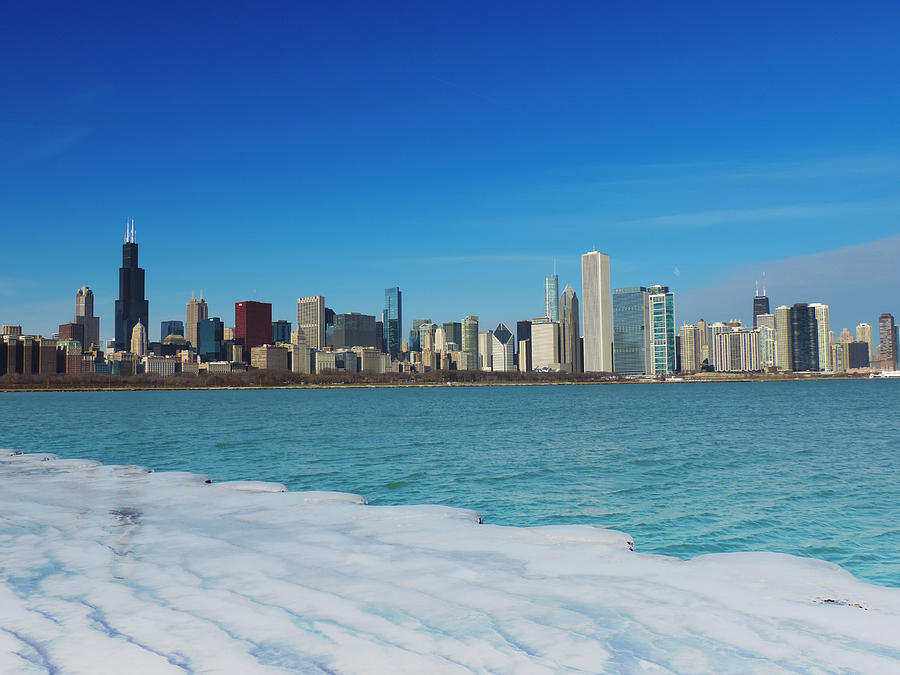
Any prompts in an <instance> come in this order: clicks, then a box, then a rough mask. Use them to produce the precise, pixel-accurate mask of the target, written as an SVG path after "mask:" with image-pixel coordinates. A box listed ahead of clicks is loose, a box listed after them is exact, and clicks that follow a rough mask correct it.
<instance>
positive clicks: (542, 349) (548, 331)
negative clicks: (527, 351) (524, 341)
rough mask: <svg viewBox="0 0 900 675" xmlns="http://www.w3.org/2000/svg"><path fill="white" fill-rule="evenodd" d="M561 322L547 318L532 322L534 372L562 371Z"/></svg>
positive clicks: (532, 363) (532, 365) (532, 361)
mask: <svg viewBox="0 0 900 675" xmlns="http://www.w3.org/2000/svg"><path fill="white" fill-rule="evenodd" d="M559 333H560V330H559V322H558V321H550V319H548V318H546V317H541V318H537V319H533V320H532V322H531V367H532V370H560V369H561V367H562V364H561V362H560V354H559Z"/></svg>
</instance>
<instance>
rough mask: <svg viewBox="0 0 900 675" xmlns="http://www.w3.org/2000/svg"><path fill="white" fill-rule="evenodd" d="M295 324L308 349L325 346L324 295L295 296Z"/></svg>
mask: <svg viewBox="0 0 900 675" xmlns="http://www.w3.org/2000/svg"><path fill="white" fill-rule="evenodd" d="M297 326H299V327H300V330H302V331H303V333H304V335H305V336H306V344H307V345H308V346H309V348H310V349H324V348H325V296H324V295H311V296H309V297H306V298H297Z"/></svg>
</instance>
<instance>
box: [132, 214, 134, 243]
mask: <svg viewBox="0 0 900 675" xmlns="http://www.w3.org/2000/svg"><path fill="white" fill-rule="evenodd" d="M131 243H132V244H133V243H134V218H132V219H131Z"/></svg>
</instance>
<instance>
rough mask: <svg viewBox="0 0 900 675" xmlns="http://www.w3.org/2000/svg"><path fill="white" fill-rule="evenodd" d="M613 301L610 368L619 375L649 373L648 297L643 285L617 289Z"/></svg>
mask: <svg viewBox="0 0 900 675" xmlns="http://www.w3.org/2000/svg"><path fill="white" fill-rule="evenodd" d="M612 304H613V367H614V368H615V372H617V373H620V374H622V375H647V374H648V373H649V372H650V300H649V296H648V295H647V289H646V288H644V287H643V286H628V287H626V288H617V289H615V290H614V291H613V295H612Z"/></svg>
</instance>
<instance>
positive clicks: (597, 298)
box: [531, 251, 674, 373]
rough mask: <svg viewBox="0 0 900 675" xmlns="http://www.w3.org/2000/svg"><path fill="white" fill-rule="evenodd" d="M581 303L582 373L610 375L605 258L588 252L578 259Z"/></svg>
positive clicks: (609, 309) (610, 324)
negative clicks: (582, 325)
mask: <svg viewBox="0 0 900 675" xmlns="http://www.w3.org/2000/svg"><path fill="white" fill-rule="evenodd" d="M581 301H582V313H583V315H584V370H585V372H607V373H609V372H612V370H613V353H612V347H613V319H612V297H611V292H610V285H609V256H608V255H607V254H605V253H601V252H599V251H589V252H588V253H585V254H584V255H582V256H581ZM534 342H536V340H535V341H534ZM534 350H535V344H534V343H532V347H531V351H532V358H534ZM673 362H674V359H673ZM535 363H536V361H535ZM537 367H538V366H537V365H535V368H537Z"/></svg>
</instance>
